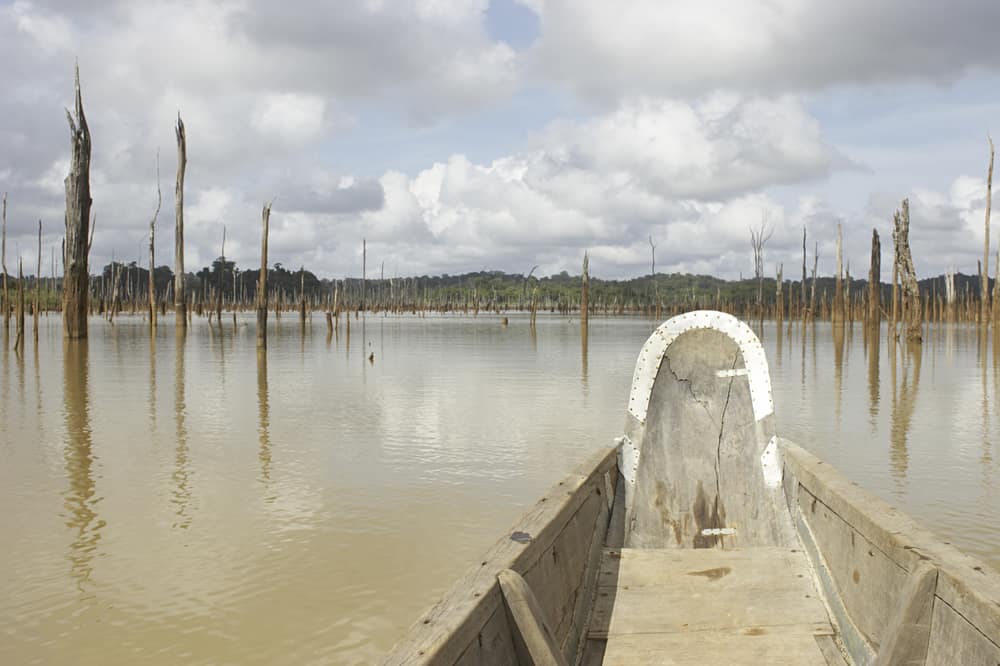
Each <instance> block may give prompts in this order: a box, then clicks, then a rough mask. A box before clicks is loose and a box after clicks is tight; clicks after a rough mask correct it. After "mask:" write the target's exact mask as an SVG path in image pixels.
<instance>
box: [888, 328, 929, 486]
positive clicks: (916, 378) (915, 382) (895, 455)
mask: <svg viewBox="0 0 1000 666" xmlns="http://www.w3.org/2000/svg"><path fill="white" fill-rule="evenodd" d="M898 355H903V363H902V366H903V367H902V377H901V378H900V380H899V388H898V390H897V387H896V378H897V368H896V365H897V356H898ZM922 357H923V347H922V346H921V345H920V344H919V343H917V344H914V343H906V342H898V343H896V344H894V345H893V353H892V355H891V356H890V359H889V371H890V375H891V379H892V416H891V419H890V424H889V441H890V447H891V448H890V456H889V460H890V467H891V472H892V475H893V478H895V479H896V481H897V482H902V481H905V480H906V473H907V470H908V469H909V464H910V454H909V447H908V443H907V439H908V437H909V434H910V425H911V423H912V421H913V411H914V408H915V407H916V406H917V388H918V387H919V385H920V363H921V359H922Z"/></svg>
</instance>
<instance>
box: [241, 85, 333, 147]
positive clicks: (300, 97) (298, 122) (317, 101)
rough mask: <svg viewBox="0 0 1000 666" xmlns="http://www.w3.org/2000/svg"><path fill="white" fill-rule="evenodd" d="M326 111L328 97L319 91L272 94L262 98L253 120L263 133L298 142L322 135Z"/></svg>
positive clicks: (255, 127) (256, 127) (290, 141)
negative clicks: (317, 92)
mask: <svg viewBox="0 0 1000 666" xmlns="http://www.w3.org/2000/svg"><path fill="white" fill-rule="evenodd" d="M325 114H326V101H325V100H324V99H323V98H322V97H320V96H318V95H304V94H299V93H281V94H269V95H265V96H264V97H263V99H261V100H260V102H258V104H257V107H256V109H254V113H253V115H252V117H251V119H250V124H251V125H252V126H253V127H254V129H256V130H257V131H258V132H260V133H261V134H264V135H272V136H277V137H280V139H281V140H283V141H284V142H287V143H289V144H293V145H295V144H301V143H304V142H306V141H310V140H313V139H316V138H318V137H320V136H321V135H322V133H323V130H324V124H325Z"/></svg>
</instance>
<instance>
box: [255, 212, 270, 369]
mask: <svg viewBox="0 0 1000 666" xmlns="http://www.w3.org/2000/svg"><path fill="white" fill-rule="evenodd" d="M261 217H262V220H263V231H262V233H261V239H260V279H259V281H258V282H257V349H267V230H268V229H267V228H268V223H269V222H270V219H271V204H270V203H267V204H264V210H263V212H262V214H261Z"/></svg>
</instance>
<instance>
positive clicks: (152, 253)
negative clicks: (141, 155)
mask: <svg viewBox="0 0 1000 666" xmlns="http://www.w3.org/2000/svg"><path fill="white" fill-rule="evenodd" d="M162 204H163V193H162V192H161V191H160V152H159V151H157V152H156V210H155V211H154V212H153V219H152V220H150V221H149V328H150V330H152V331H155V330H156V280H155V277H154V273H155V269H156V218H157V217H159V215H160V206H161V205H162Z"/></svg>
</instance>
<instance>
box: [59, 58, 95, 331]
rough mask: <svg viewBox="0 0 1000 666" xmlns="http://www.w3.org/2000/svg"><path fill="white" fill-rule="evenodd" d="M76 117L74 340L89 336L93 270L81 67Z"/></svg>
mask: <svg viewBox="0 0 1000 666" xmlns="http://www.w3.org/2000/svg"><path fill="white" fill-rule="evenodd" d="M74 83H75V89H76V99H75V112H76V119H75V120H74V118H73V115H72V114H70V112H69V110H68V109H67V110H66V119H67V120H68V121H69V130H70V166H69V175H67V176H66V181H65V185H66V236H65V243H66V252H65V255H64V257H63V262H64V264H65V267H64V271H63V272H64V275H63V335H64V336H65V337H67V338H69V339H71V340H76V339H85V338H86V337H87V315H88V312H89V308H88V299H89V295H90V273H89V272H88V270H87V259H88V256H89V254H90V241H91V239H92V237H93V236H92V235H91V234H90V233H89V232H90V226H89V225H90V208H91V205H92V203H93V200H92V199H91V198H90V128H89V127H88V126H87V117H86V116H85V115H84V113H83V99H82V97H81V95H80V67H79V65H77V67H76V70H75V76H74Z"/></svg>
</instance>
